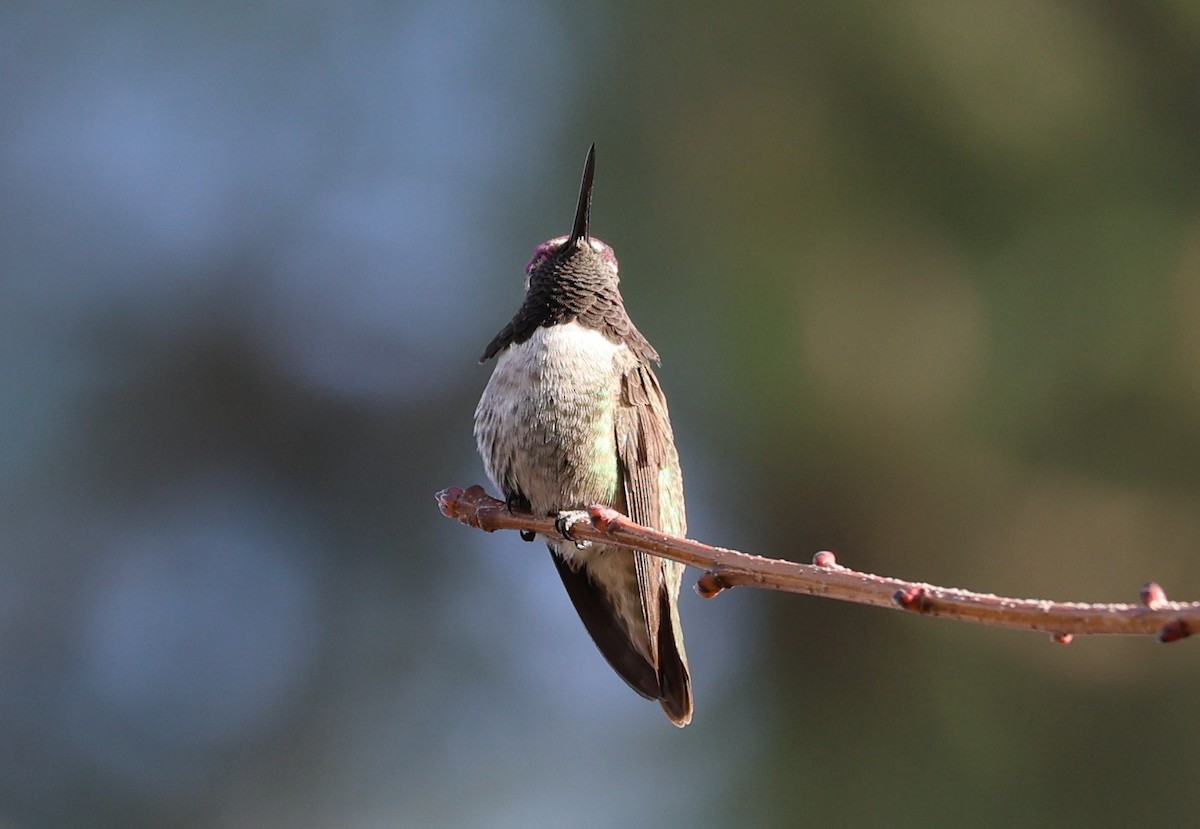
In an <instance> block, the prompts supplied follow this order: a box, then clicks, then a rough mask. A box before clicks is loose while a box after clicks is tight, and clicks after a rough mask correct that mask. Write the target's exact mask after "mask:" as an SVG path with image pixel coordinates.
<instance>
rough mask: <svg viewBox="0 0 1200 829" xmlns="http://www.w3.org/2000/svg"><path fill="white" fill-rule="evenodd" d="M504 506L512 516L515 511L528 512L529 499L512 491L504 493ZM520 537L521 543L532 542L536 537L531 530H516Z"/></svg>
mask: <svg viewBox="0 0 1200 829" xmlns="http://www.w3.org/2000/svg"><path fill="white" fill-rule="evenodd" d="M504 506H506V507H508V514H509V515H512V514H513V513H514V512H516V511H517V510H522V511H524V512H529V510H530V506H529V499H528V498H526V497H525V496H524V495H522V494H521V493H519V492H516V491H513V492H508V493H505V495H504ZM517 532H518V533H520V535H521V540H522V541H533V539H534V538H536V537H537V533H535V532H534V531H533V530H517Z"/></svg>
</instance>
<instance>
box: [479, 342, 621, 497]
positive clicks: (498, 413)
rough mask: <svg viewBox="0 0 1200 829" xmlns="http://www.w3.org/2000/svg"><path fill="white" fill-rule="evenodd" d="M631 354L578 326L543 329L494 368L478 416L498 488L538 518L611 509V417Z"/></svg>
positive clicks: (513, 348)
mask: <svg viewBox="0 0 1200 829" xmlns="http://www.w3.org/2000/svg"><path fill="white" fill-rule="evenodd" d="M626 356H628V349H626V347H625V346H623V345H618V344H616V343H613V342H612V341H611V340H609V339H608V338H607V337H605V336H604V335H603V334H601V333H600V332H599V331H595V330H593V329H590V328H585V327H584V326H582V325H580V324H578V323H577V322H570V323H564V324H561V325H553V326H550V327H548V328H538V329H537V330H536V331H535V332H534V333H533V335H532V336H531V337H530V338H529V339H528V340H526V341H525V342H523V343H519V344H515V345H510V346H508V347H507V348H506V349H504V351H502V352H501V353H500V354H499V356H498V358H497V361H496V368H495V370H494V371H493V372H492V378H491V380H490V381H489V382H488V385H487V388H486V389H485V390H484V392H483V397H482V398H481V399H480V401H479V407H478V408H477V409H476V411H475V439H476V441H477V442H478V444H479V452H480V454H481V455H482V456H483V460H484V465H485V467H486V468H487V472H488V475H489V476H490V477H491V478H492V481H493V482H494V483H495V484H496V486H497V487H499V488H500V489H501V490H506V489H509V488H514V487H515V488H516V489H518V490H519V491H520V492H522V493H524V494H525V496H526V497H527V498H529V500H530V503H531V505H532V506H533V508H534V510H535V511H537V512H543V513H544V512H549V511H557V510H561V509H576V508H579V507H582V506H586V505H588V504H591V503H606V502H610V501H611V500H612V499H613V498H614V497H616V490H617V487H618V484H619V479H618V473H617V459H616V438H615V434H614V423H613V413H614V407H615V405H616V400H617V392H618V388H617V386H618V369H617V365H616V363H617V361H618V360H619V359H621V358H622V357H626Z"/></svg>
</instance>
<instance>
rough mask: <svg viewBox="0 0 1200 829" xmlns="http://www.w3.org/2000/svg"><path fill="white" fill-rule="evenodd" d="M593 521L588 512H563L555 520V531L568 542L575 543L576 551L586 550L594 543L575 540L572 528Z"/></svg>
mask: <svg viewBox="0 0 1200 829" xmlns="http://www.w3.org/2000/svg"><path fill="white" fill-rule="evenodd" d="M591 520H592V519H591V516H590V515H588V512H587V510H581V509H574V510H563V511H562V512H560V513H559V514H558V517H557V518H555V519H554V529H556V530H558V532H559V534H560V535H561V536H562V537H563V538H565V539H566V540H567V541H571V542H574V544H575V549H576V550H586V549H587V548H588V547H591V546H592V542H590V541H585V540H583V539H579V538H573V537H572V536H571V528H572V527H574V526H575V525H576V524H578V523H580V522H583V521H587V522H588V523H591Z"/></svg>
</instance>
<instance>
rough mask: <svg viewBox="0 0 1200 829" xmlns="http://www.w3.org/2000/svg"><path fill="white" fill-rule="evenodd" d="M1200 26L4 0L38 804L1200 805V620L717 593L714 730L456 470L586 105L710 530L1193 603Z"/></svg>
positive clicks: (1029, 583)
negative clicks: (1148, 587)
mask: <svg viewBox="0 0 1200 829" xmlns="http://www.w3.org/2000/svg"><path fill="white" fill-rule="evenodd" d="M1198 9H1200V7H1197V6H1196V5H1195V4H1193V3H1188V2H1180V0H1176V1H1175V2H1164V3H1155V4H1148V3H1147V4H1143V3H1134V2H1115V1H1110V2H1097V3H1087V4H1085V3H1072V2H1036V1H1035V0H993V1H992V2H986V3H985V2H965V3H932V2H911V3H881V2H865V1H864V0H849V2H817V3H803V4H799V3H768V4H743V5H742V6H734V5H730V4H727V3H699V4H697V3H670V2H668V3H662V4H655V5H653V6H652V7H649V8H647V7H646V6H643V5H640V4H631V3H621V2H614V3H605V2H599V3H589V4H586V5H585V6H582V7H577V6H576V5H575V4H568V3H556V2H551V0H516V2H505V3H501V2H495V1H493V0H480V1H479V2H467V3H462V2H453V1H452V0H451V1H447V0H437V2H433V1H432V0H429V1H428V2H419V1H418V2H407V3H402V4H393V5H390V6H388V5H383V4H375V3H367V2H358V0H352V1H351V2H344V3H340V4H334V5H329V4H322V3H314V2H297V3H276V2H251V3H229V2H222V0H216V2H211V3H206V4H183V3H165V4H163V3H147V2H138V0H134V2H128V3H115V4H89V3H73V2H44V3H35V2H24V1H23V0H18V1H17V2H10V3H6V4H4V5H3V6H0V112H2V113H3V118H2V119H0V338H2V342H3V348H2V349H0V544H2V551H3V552H2V556H3V573H4V577H3V579H0V826H3V827H5V829H9V827H12V829H35V828H36V829H40V827H62V826H80V827H101V828H103V827H131V826H154V827H181V828H184V829H186V828H190V827H196V828H197V829H199V828H200V827H205V828H206V829H207V828H208V827H214V828H215V829H254V828H256V827H271V826H288V827H296V828H298V829H307V828H308V827H313V828H314V829H316V827H333V826H336V827H379V826H414V827H529V826H568V825H569V826H575V827H606V826H642V825H658V826H685V825H686V826H693V827H696V826H705V827H722V826H744V825H761V826H794V825H798V824H799V825H804V824H814V825H843V826H878V825H881V824H885V823H886V824H888V825H922V826H929V825H935V826H937V825H944V826H980V827H989V826H996V827H1001V826H1003V827H1007V826H1011V825H1013V824H1015V823H1016V822H1018V821H1025V822H1028V823H1032V824H1035V825H1084V824H1088V825H1094V826H1110V825H1111V826H1115V825H1127V824H1129V823H1131V822H1134V821H1138V822H1141V821H1142V820H1144V819H1145V818H1146V817H1147V816H1153V818H1154V819H1155V820H1158V821H1161V822H1163V823H1169V822H1172V821H1174V822H1180V823H1184V822H1190V821H1191V820H1194V819H1195V816H1196V815H1197V814H1198V813H1200V788H1198V787H1197V786H1196V785H1195V782H1194V774H1193V772H1192V768H1193V766H1194V762H1193V761H1194V758H1195V747H1196V746H1197V744H1198V742H1200V712H1198V711H1197V708H1196V706H1195V705H1193V704H1191V702H1190V701H1191V700H1192V699H1193V698H1194V694H1195V689H1196V687H1197V683H1198V681H1200V665H1198V659H1200V657H1198V651H1197V650H1196V647H1197V646H1196V645H1195V644H1194V643H1190V642H1188V643H1183V644H1181V645H1177V646H1172V647H1169V648H1168V647H1161V646H1158V645H1156V644H1154V643H1153V642H1151V641H1148V640H1147V641H1143V640H1084V641H1077V642H1076V643H1075V644H1073V645H1071V646H1070V647H1067V648H1063V647H1059V646H1056V645H1053V644H1052V643H1051V642H1050V641H1049V639H1048V638H1046V637H1042V636H1037V635H1032V634H1021V633H1014V632H1006V631H996V630H990V629H984V628H976V627H972V626H967V625H956V624H951V623H945V622H938V621H932V620H926V619H919V618H910V617H907V616H903V615H900V614H895V613H888V612H884V611H880V610H872V609H865V608H858V607H850V606H843V605H839V604H834V603H829V602H821V601H817V600H813V599H807V598H801V597H795V596H780V595H774V594H767V593H757V592H752V591H733V592H732V593H728V594H724V595H722V596H721V597H720V598H719V599H716V600H714V601H711V602H703V601H701V600H700V599H698V598H697V597H696V596H695V595H694V594H692V593H691V592H690V591H687V592H686V594H685V597H684V606H683V614H684V618H685V621H686V627H687V631H688V643H689V651H690V654H691V661H692V664H693V668H694V673H695V689H696V697H697V714H696V720H695V722H694V724H693V725H692V726H690V727H689V728H687V729H686V730H683V731H677V730H676V729H674V728H672V727H670V725H669V724H668V723H667V721H666V719H665V718H664V717H663V716H662V714H661V712H660V711H659V710H658V708H657V706H654V705H650V704H647V703H644V702H643V701H641V700H639V699H638V698H637V697H635V696H634V695H633V693H632V692H630V691H629V690H628V689H627V688H625V687H624V685H623V684H622V683H621V682H620V681H619V680H618V679H617V678H616V677H615V676H614V675H613V674H612V673H611V672H610V671H609V669H608V668H607V666H606V665H605V664H604V662H603V660H602V659H601V658H600V656H599V655H598V653H597V652H596V651H595V649H594V647H593V645H592V644H591V642H590V641H589V640H588V639H587V636H586V634H585V633H584V631H583V629H582V626H581V625H580V623H579V621H578V619H577V618H575V616H574V614H573V612H572V611H571V608H570V606H569V602H568V601H567V599H566V596H565V594H564V593H563V591H562V588H561V585H560V584H558V583H557V576H556V575H555V573H554V571H553V568H552V567H551V566H550V562H549V561H548V559H547V556H546V553H545V551H544V550H543V549H541V548H540V546H537V547H535V546H529V545H524V544H521V543H520V541H519V540H518V539H517V537H516V534H515V533H504V534H498V535H493V536H489V535H485V534H483V533H480V532H476V531H473V530H469V529H466V528H464V527H461V526H459V525H457V524H455V523H453V522H450V521H446V520H445V519H443V518H441V517H440V516H439V515H438V513H437V510H436V508H435V505H434V501H433V493H434V492H435V491H436V490H438V489H440V488H442V487H444V486H447V485H451V484H458V485H467V484H470V483H474V482H480V481H482V479H483V472H482V467H481V465H480V463H479V461H478V459H477V457H476V456H475V451H474V445H473V441H472V438H471V415H472V411H473V408H474V405H475V402H476V400H477V399H478V395H479V393H480V392H481V390H482V388H483V386H484V384H485V383H486V380H487V377H488V374H489V372H490V366H489V367H482V366H479V365H478V364H477V362H476V360H477V358H478V355H479V354H480V353H481V351H482V349H483V346H484V345H485V344H486V343H487V342H488V340H489V339H490V338H491V337H492V335H493V334H494V333H495V332H496V331H497V330H498V329H499V328H500V327H501V326H502V325H503V324H504V323H505V322H506V321H507V320H508V318H509V316H510V315H511V314H512V312H513V311H514V310H515V308H516V307H517V304H518V303H519V301H520V297H521V290H522V279H523V272H522V266H523V265H524V263H525V262H526V261H527V259H528V257H529V254H530V252H531V251H532V249H533V247H534V245H535V244H537V243H538V242H540V241H542V240H543V239H545V238H548V237H551V236H555V235H558V234H560V233H563V232H565V231H566V230H567V228H568V225H569V222H570V218H571V212H572V209H573V206H574V199H575V196H576V192H577V187H578V181H579V172H580V165H581V164H582V161H583V156H584V152H585V151H586V149H587V146H588V144H589V143H590V142H591V141H595V142H596V143H597V146H598V174H597V187H596V194H595V201H594V210H593V230H594V231H595V233H596V235H598V236H599V237H600V238H603V239H605V240H606V241H608V242H609V243H611V244H612V245H613V246H614V247H615V249H616V250H617V252H618V255H619V256H620V258H621V262H622V276H623V288H624V292H625V296H626V299H627V301H628V303H629V305H630V308H631V311H632V315H633V317H634V319H635V321H637V323H638V324H639V327H640V328H641V329H642V330H643V331H644V332H645V333H646V335H647V336H648V337H649V338H650V339H651V341H652V342H654V344H655V345H656V347H657V348H658V350H659V351H660V352H661V353H662V354H663V355H664V365H663V368H662V370H661V372H660V376H661V378H662V380H663V384H664V386H665V388H666V390H667V393H668V396H669V398H670V401H671V405H672V412H673V416H674V422H675V427H676V433H677V436H678V442H679V445H680V451H681V454H682V457H683V463H684V471H685V475H686V478H687V485H688V494H689V505H690V508H691V509H690V518H691V521H690V523H691V530H692V535H693V536H694V537H696V538H701V539H704V540H708V541H711V542H714V543H720V544H726V545H730V546H736V547H740V548H743V549H750V550H753V551H756V552H761V553H765V554H773V555H779V556H785V557H791V558H795V559H798V560H802V561H805V560H808V559H809V557H810V556H811V555H812V553H813V552H814V551H815V550H818V549H822V548H829V549H833V550H836V551H837V552H838V554H839V556H840V557H841V560H842V561H843V562H844V563H847V564H850V565H852V566H855V567H858V568H861V569H868V570H874V571H880V572H884V573H888V574H891V575H897V576H901V577H909V578H915V579H920V580H928V581H932V582H937V583H943V584H951V585H957V586H963V587H970V588H975V589H983V590H989V591H996V592H1002V593H1006V594H1017V595H1036V596H1041V597H1049V598H1059V599H1077V600H1095V601H1107V600H1126V601H1127V600H1133V599H1134V597H1135V596H1136V593H1137V590H1138V588H1139V586H1140V585H1141V584H1142V582H1144V581H1145V580H1147V579H1150V578H1154V579H1157V580H1159V581H1161V582H1162V583H1163V584H1164V585H1165V587H1166V588H1167V590H1168V592H1169V593H1170V594H1171V595H1172V596H1173V597H1175V598H1181V599H1182V598H1200V561H1198V558H1197V555H1196V550H1197V547H1198V546H1200V508H1198V507H1200V173H1198V170H1200V11H1198Z"/></svg>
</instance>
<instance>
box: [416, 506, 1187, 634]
mask: <svg viewBox="0 0 1200 829" xmlns="http://www.w3.org/2000/svg"><path fill="white" fill-rule="evenodd" d="M437 500H438V505H439V506H440V508H441V511H442V514H443V515H446V516H447V517H449V518H455V519H457V520H459V521H461V522H462V523H464V524H468V525H470V526H472V527H478V528H480V529H482V530H487V531H488V532H491V531H493V530H526V531H531V532H535V533H540V534H542V535H547V536H549V535H553V534H555V533H557V532H558V531H557V530H556V529H555V527H554V518H553V517H539V516H536V515H532V514H530V513H527V512H520V511H510V510H509V508H508V507H507V506H506V505H505V503H504V502H503V501H498V500H496V499H495V498H492V497H491V496H489V495H488V494H487V493H486V492H485V491H484V490H483V487H479V486H473V487H470V488H469V489H466V490H462V489H459V488H458V487H450V488H448V489H444V490H442V491H441V492H439V493H438V494H437ZM589 513H590V514H591V517H592V521H591V524H588V523H586V522H581V523H578V524H576V525H575V526H574V527H573V528H572V529H571V535H572V537H574V538H577V539H579V540H584V541H599V542H603V543H605V544H611V545H614V546H618V547H626V548H628V549H631V550H645V551H646V552H649V553H654V554H655V555H658V556H662V557H663V558H669V559H672V560H674V561H678V562H682V563H683V564H689V565H691V566H692V567H696V568H699V569H700V570H703V571H704V573H703V575H701V577H700V579H699V581H698V582H697V584H696V590H697V592H698V593H699V594H700V595H701V596H703V597H705V598H712V597H713V596H716V595H717V594H718V593H720V592H721V591H722V590H726V589H728V588H730V587H742V586H745V587H758V588H762V589H765V590H781V591H784V592H787V593H807V594H809V595H811V596H824V597H825V598H829V599H838V600H840V601H845V602H854V603H856V604H865V605H873V606H875V607H890V608H893V609H898V608H900V609H904V610H909V611H912V612H914V613H921V614H923V615H926V616H940V617H942V618H946V619H959V620H961V621H965V622H977V623H979V624H984V625H993V626H997V627H1008V628H1021V629H1025V630H1038V631H1043V632H1045V633H1049V634H1051V635H1052V636H1053V637H1054V640H1055V641H1057V642H1060V643H1063V644H1066V643H1068V642H1070V641H1071V637H1072V636H1076V635H1085V634H1091V635H1095V634H1126V635H1143V636H1144V635H1150V636H1157V637H1158V639H1159V641H1162V642H1176V641H1179V640H1180V639H1185V638H1187V637H1188V636H1190V635H1191V634H1192V633H1193V632H1195V631H1200V602H1172V601H1168V600H1167V596H1166V593H1165V592H1163V589H1162V588H1161V587H1159V586H1158V585H1157V584H1155V583H1153V582H1150V583H1148V584H1147V585H1146V586H1145V587H1143V588H1142V590H1141V594H1140V598H1141V601H1140V602H1139V603H1138V604H1084V603H1079V602H1052V601H1048V600H1045V599H1009V598H1005V597H1003V596H994V595H991V594H988V593H973V592H971V591H969V590H959V589H957V588H949V587H936V586H934V585H931V584H918V583H914V582H909V581H903V580H901V579H893V578H885V577H883V576H875V575H872V574H870V573H859V572H857V571H855V570H850V569H848V568H846V567H843V566H842V565H840V564H838V563H837V560H836V559H835V557H834V555H833V553H830V552H827V551H823V552H820V553H817V554H816V556H814V557H813V563H812V564H811V565H808V564H797V563H795V562H792V561H784V560H782V559H773V558H763V557H762V556H756V555H751V554H749V553H742V552H738V551H737V550H729V549H726V548H724V547H712V546H709V545H708V544H702V543H701V542H699V541H692V540H690V539H687V538H678V537H676V536H672V535H668V534H666V533H663V532H659V531H658V530H653V529H650V528H649V527H643V526H641V525H640V524H635V523H634V522H633V521H631V520H630V519H629V518H627V517H626V516H624V515H622V514H621V513H619V512H617V511H616V510H613V509H609V508H607V507H592V508H591V509H590V510H589Z"/></svg>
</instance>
